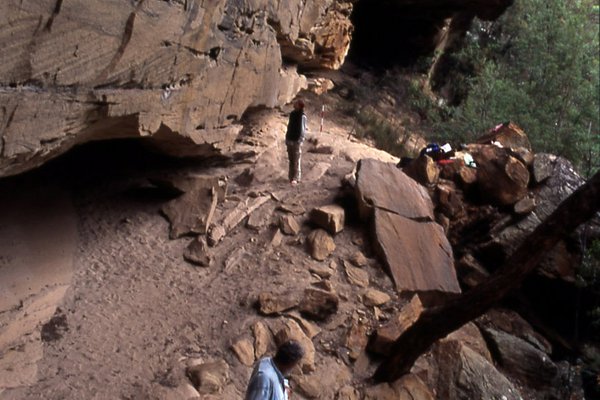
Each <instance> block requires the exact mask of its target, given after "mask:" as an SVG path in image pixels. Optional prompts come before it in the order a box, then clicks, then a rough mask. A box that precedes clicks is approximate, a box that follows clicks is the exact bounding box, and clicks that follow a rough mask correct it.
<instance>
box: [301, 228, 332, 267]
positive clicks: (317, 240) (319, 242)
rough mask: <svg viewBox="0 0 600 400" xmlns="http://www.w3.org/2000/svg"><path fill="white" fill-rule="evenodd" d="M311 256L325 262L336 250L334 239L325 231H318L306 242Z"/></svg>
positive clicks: (311, 234) (309, 236) (312, 233)
mask: <svg viewBox="0 0 600 400" xmlns="http://www.w3.org/2000/svg"><path fill="white" fill-rule="evenodd" d="M306 243H307V246H308V251H309V253H310V255H311V256H312V257H313V258H314V259H315V260H318V261H323V260H325V259H326V258H327V257H329V255H330V254H331V253H333V251H334V250H335V242H334V241H333V238H332V237H331V236H330V235H329V234H328V233H327V232H325V231H324V230H323V229H316V230H314V231H312V232H311V233H310V235H308V238H307V240H306Z"/></svg>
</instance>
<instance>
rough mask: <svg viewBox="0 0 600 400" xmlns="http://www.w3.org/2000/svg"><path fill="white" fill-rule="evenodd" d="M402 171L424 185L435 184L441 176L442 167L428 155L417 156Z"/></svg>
mask: <svg viewBox="0 0 600 400" xmlns="http://www.w3.org/2000/svg"><path fill="white" fill-rule="evenodd" d="M402 171H404V173H405V174H406V175H408V176H410V177H411V178H413V179H414V180H415V181H417V182H419V183H420V184H421V185H424V186H428V185H433V184H434V183H436V182H437V180H438V178H439V176H440V168H439V167H438V166H437V164H436V163H435V161H434V160H433V159H432V158H431V157H429V156H427V155H422V156H419V157H417V158H415V159H414V160H413V161H412V162H411V163H410V164H408V165H407V166H406V167H405V168H403V169H402Z"/></svg>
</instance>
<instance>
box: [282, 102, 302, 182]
mask: <svg viewBox="0 0 600 400" xmlns="http://www.w3.org/2000/svg"><path fill="white" fill-rule="evenodd" d="M306 130H307V125H306V114H304V102H303V101H302V100H301V99H298V100H296V102H295V103H294V110H293V111H292V112H291V113H290V118H289V121H288V125H287V131H286V133H285V144H286V146H287V152H288V158H289V161H290V166H289V174H288V178H289V180H290V183H291V184H292V185H296V184H298V182H300V178H301V175H302V167H301V164H302V160H301V159H302V142H304V138H305V137H306Z"/></svg>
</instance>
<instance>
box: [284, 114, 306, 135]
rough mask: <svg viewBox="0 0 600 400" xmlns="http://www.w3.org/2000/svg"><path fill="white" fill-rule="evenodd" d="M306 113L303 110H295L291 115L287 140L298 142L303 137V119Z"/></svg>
mask: <svg viewBox="0 0 600 400" xmlns="http://www.w3.org/2000/svg"><path fill="white" fill-rule="evenodd" d="M303 116H304V112H303V111H302V110H294V111H292V112H291V113H290V120H289V122H288V126H287V132H286V134H285V140H291V141H294V142H297V141H299V140H300V137H301V136H302V129H303V126H302V117H303Z"/></svg>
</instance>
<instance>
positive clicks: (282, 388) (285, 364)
mask: <svg viewBox="0 0 600 400" xmlns="http://www.w3.org/2000/svg"><path fill="white" fill-rule="evenodd" d="M302 357H304V349H303V348H302V346H301V345H300V343H298V342H297V341H295V340H290V341H287V342H285V343H283V344H282V345H281V346H279V348H278V349H277V354H275V357H272V358H271V357H265V358H262V359H261V360H259V361H258V362H257V363H256V365H255V366H254V370H253V371H252V376H251V377H250V382H249V383H248V389H247V390H246V397H245V398H244V399H245V400H288V393H287V380H286V379H285V378H284V375H286V374H288V373H289V372H291V371H292V369H294V367H295V366H296V365H298V363H299V362H300V360H301V359H302Z"/></svg>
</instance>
